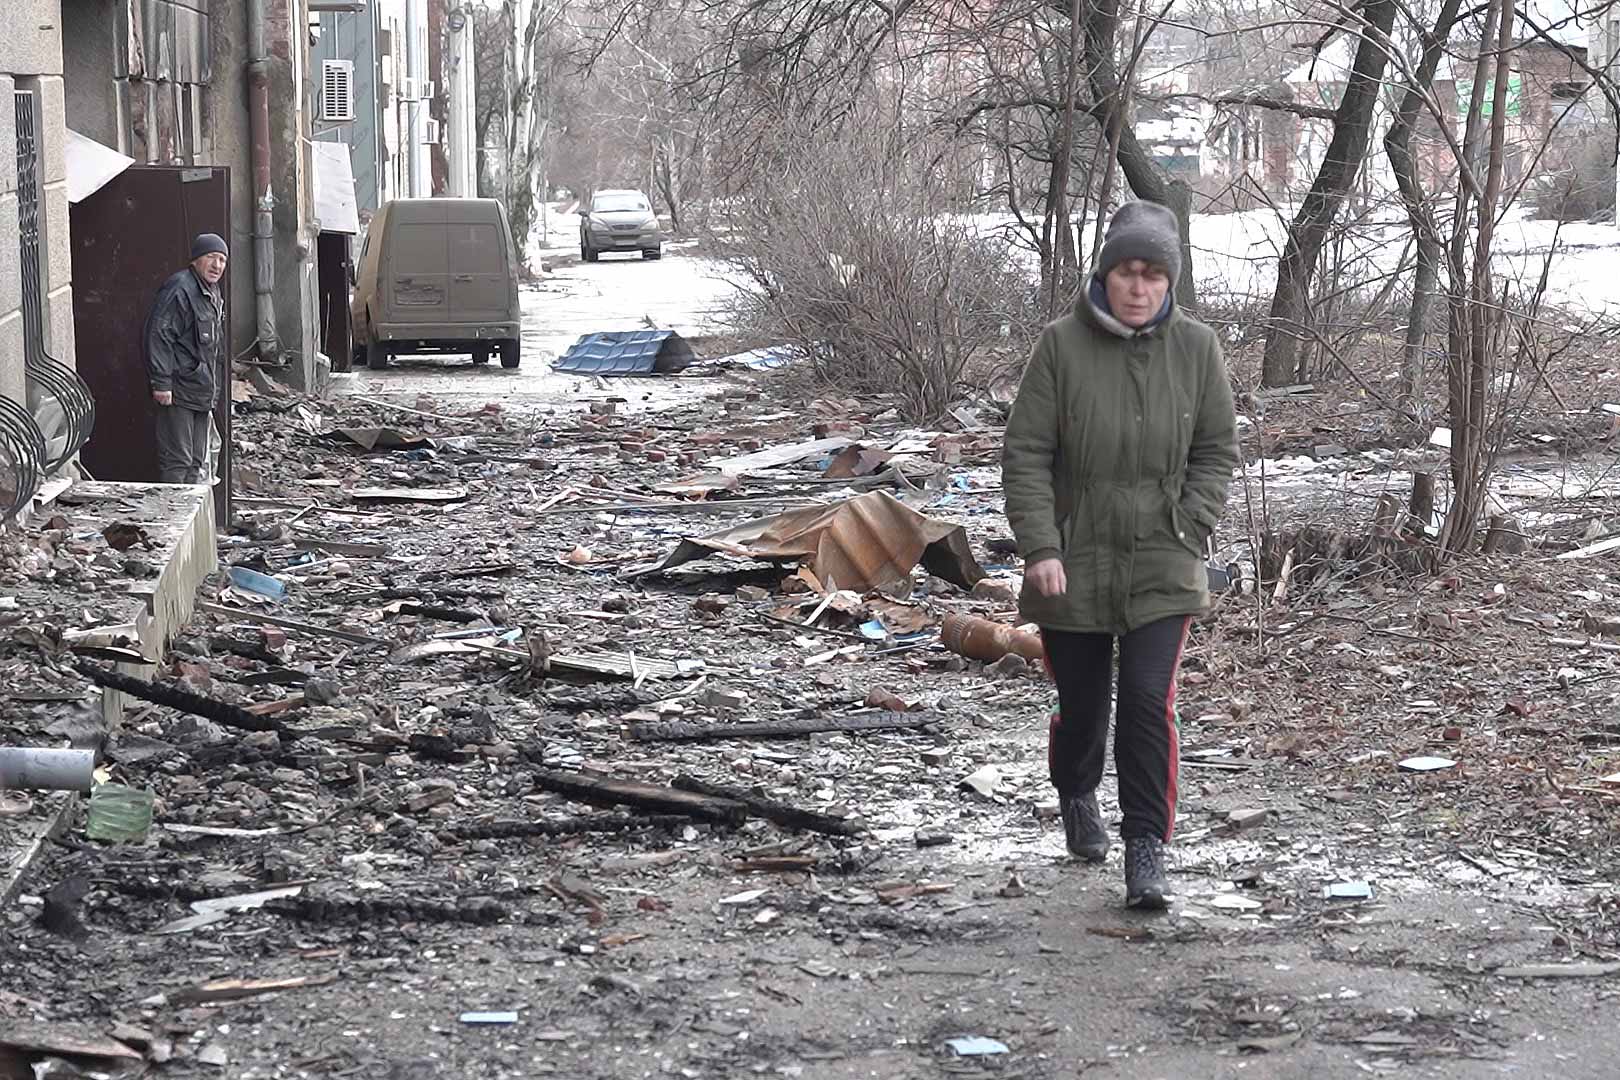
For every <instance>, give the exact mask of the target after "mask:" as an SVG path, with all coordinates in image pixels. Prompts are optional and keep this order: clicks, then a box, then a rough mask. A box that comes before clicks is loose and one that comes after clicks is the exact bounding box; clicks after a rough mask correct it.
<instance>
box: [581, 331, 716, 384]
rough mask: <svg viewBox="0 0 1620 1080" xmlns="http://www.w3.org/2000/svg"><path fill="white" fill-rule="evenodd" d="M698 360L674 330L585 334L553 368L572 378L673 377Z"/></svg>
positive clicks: (683, 339) (690, 347)
mask: <svg viewBox="0 0 1620 1080" xmlns="http://www.w3.org/2000/svg"><path fill="white" fill-rule="evenodd" d="M696 358H697V356H696V354H695V353H693V352H692V346H690V345H688V344H687V343H686V339H685V338H683V337H681V335H679V334H677V333H675V331H673V330H615V331H610V332H608V333H602V334H586V335H585V336H584V337H582V338H580V339H579V340H578V341H576V342H574V344H573V346H572V347H571V348H570V349H569V350H568V351H567V352H565V353H563V354H562V356H560V357H558V359H557V361H556V363H554V364H552V365H551V366H552V368H553V369H555V370H557V371H566V372H568V373H570V374H573V375H673V374H674V373H675V372H677V371H682V370H685V368H686V366H687V365H688V364H690V363H692V361H693V360H695V359H696Z"/></svg>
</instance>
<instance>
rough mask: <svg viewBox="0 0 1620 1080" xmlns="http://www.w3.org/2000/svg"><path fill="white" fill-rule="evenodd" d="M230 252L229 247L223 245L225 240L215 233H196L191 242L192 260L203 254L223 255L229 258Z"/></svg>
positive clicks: (194, 260)
mask: <svg viewBox="0 0 1620 1080" xmlns="http://www.w3.org/2000/svg"><path fill="white" fill-rule="evenodd" d="M230 254H231V249H230V248H228V247H226V246H225V241H224V240H223V239H222V238H221V237H220V236H219V235H218V234H217V233H211V232H205V233H198V234H197V239H195V240H193V241H192V242H191V261H192V262H196V261H197V260H198V259H200V258H202V257H203V256H204V255H224V256H226V257H227V258H229V257H230Z"/></svg>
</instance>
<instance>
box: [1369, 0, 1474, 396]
mask: <svg viewBox="0 0 1620 1080" xmlns="http://www.w3.org/2000/svg"><path fill="white" fill-rule="evenodd" d="M1461 8H1462V0H1444V3H1443V4H1442V5H1441V8H1440V12H1439V15H1438V16H1437V17H1436V20H1435V26H1434V29H1433V30H1428V29H1422V28H1420V29H1421V33H1422V40H1423V54H1422V56H1421V58H1420V59H1419V60H1418V65H1417V69H1416V70H1415V71H1414V72H1413V73H1412V78H1411V81H1410V82H1409V83H1408V84H1407V87H1406V93H1405V94H1404V95H1403V96H1402V98H1401V104H1400V106H1399V108H1397V109H1396V110H1395V118H1394V121H1393V122H1392V123H1391V124H1390V127H1389V131H1388V132H1387V133H1386V134H1385V136H1384V152H1385V154H1387V155H1388V157H1389V163H1390V168H1391V170H1392V171H1393V172H1394V174H1395V183H1396V186H1397V188H1398V189H1399V191H1400V195H1401V201H1402V203H1403V204H1404V205H1405V207H1406V217H1407V221H1409V222H1410V223H1411V226H1412V235H1413V238H1414V240H1415V242H1416V246H1417V265H1416V269H1415V271H1414V273H1413V278H1412V303H1411V307H1410V308H1409V310H1408V315H1407V320H1406V341H1405V345H1404V349H1403V352H1402V355H1401V388H1400V397H1399V399H1398V403H1399V406H1400V408H1401V409H1403V410H1404V411H1405V412H1407V413H1408V414H1409V415H1410V416H1411V417H1412V418H1414V419H1419V418H1421V417H1422V416H1423V357H1424V348H1425V345H1426V343H1427V339H1428V329H1429V315H1430V309H1431V308H1432V307H1433V302H1434V296H1435V292H1436V288H1437V285H1438V283H1439V277H1440V254H1441V239H1440V228H1439V226H1438V224H1437V223H1436V222H1435V220H1434V208H1433V207H1432V206H1431V205H1430V202H1429V198H1428V196H1427V195H1426V194H1425V192H1424V190H1423V180H1422V178H1421V177H1420V176H1419V175H1418V167H1417V160H1416V159H1415V158H1414V157H1413V155H1412V133H1413V129H1414V128H1415V127H1416V126H1417V124H1418V120H1419V117H1420V115H1421V114H1422V112H1423V108H1424V105H1425V103H1426V101H1427V100H1428V98H1429V96H1430V95H1431V94H1432V93H1433V88H1434V76H1435V72H1436V71H1437V70H1438V69H1439V66H1440V60H1441V57H1442V56H1443V54H1444V51H1445V48H1446V42H1447V41H1448V40H1449V39H1450V37H1451V31H1452V28H1453V27H1454V26H1455V25H1456V23H1457V15H1458V12H1459V11H1460V10H1461ZM1439 122H1442V123H1445V122H1449V121H1448V120H1444V119H1443V120H1441V121H1439Z"/></svg>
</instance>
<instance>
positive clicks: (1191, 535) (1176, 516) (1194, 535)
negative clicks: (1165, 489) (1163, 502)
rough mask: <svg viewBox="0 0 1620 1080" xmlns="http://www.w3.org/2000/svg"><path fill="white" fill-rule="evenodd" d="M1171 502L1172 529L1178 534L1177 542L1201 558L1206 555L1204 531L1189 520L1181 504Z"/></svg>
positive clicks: (1174, 501)
mask: <svg viewBox="0 0 1620 1080" xmlns="http://www.w3.org/2000/svg"><path fill="white" fill-rule="evenodd" d="M1169 501H1170V527H1171V530H1172V531H1173V532H1174V533H1175V534H1176V540H1177V541H1179V542H1180V543H1181V545H1182V546H1183V547H1185V548H1186V549H1187V550H1188V551H1190V552H1192V553H1193V554H1194V555H1197V556H1199V557H1200V558H1202V557H1203V555H1204V539H1205V538H1204V530H1203V529H1201V528H1199V527H1198V524H1197V523H1196V522H1194V521H1193V520H1192V519H1191V518H1189V517H1188V516H1187V515H1186V514H1185V513H1184V512H1183V511H1182V509H1181V503H1180V502H1178V501H1177V500H1175V499H1171V500H1169Z"/></svg>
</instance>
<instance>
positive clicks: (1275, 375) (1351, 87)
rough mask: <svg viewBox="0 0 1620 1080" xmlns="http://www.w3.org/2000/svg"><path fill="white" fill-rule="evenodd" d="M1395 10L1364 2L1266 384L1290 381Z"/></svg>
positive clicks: (1299, 223) (1381, 1)
mask: <svg viewBox="0 0 1620 1080" xmlns="http://www.w3.org/2000/svg"><path fill="white" fill-rule="evenodd" d="M1396 6H1397V5H1396V0H1366V3H1364V4H1363V5H1362V8H1361V11H1362V18H1363V19H1364V20H1365V25H1364V26H1363V27H1362V29H1361V35H1360V36H1361V44H1360V45H1359V46H1357V48H1356V58H1355V62H1354V64H1353V65H1352V67H1351V69H1350V79H1349V81H1348V82H1347V83H1346V84H1345V88H1344V97H1343V98H1342V99H1341V100H1340V102H1339V107H1338V109H1337V110H1336V112H1335V115H1334V120H1333V138H1332V139H1330V140H1329V141H1328V146H1327V151H1326V153H1325V154H1324V155H1323V157H1322V167H1321V168H1320V169H1319V170H1317V173H1316V180H1315V182H1313V183H1312V184H1311V190H1310V192H1309V193H1308V194H1307V195H1306V196H1305V202H1304V203H1303V204H1302V205H1301V206H1300V208H1299V213H1298V214H1296V215H1295V217H1294V221H1293V224H1291V225H1290V226H1289V228H1288V243H1287V245H1286V247H1285V248H1284V249H1283V257H1282V261H1281V262H1280V263H1279V264H1278V266H1277V289H1276V292H1275V293H1274V294H1273V295H1272V298H1271V317H1270V320H1269V327H1268V330H1267V334H1266V354H1265V361H1264V367H1263V369H1262V372H1261V382H1262V384H1263V385H1265V386H1287V385H1288V384H1290V383H1292V382H1293V381H1294V373H1295V371H1296V369H1297V368H1298V366H1299V343H1300V339H1301V338H1302V337H1303V336H1304V331H1305V327H1306V325H1307V324H1308V321H1309V318H1310V292H1311V276H1312V271H1313V270H1314V268H1315V266H1316V261H1317V256H1318V255H1319V254H1320V253H1321V250H1322V244H1323V243H1324V242H1325V241H1326V239H1327V235H1328V230H1329V229H1331V228H1332V226H1333V221H1334V219H1335V218H1336V217H1338V214H1339V208H1340V207H1341V206H1343V205H1344V200H1345V196H1346V195H1347V194H1348V193H1349V191H1350V186H1351V184H1353V183H1354V182H1355V178H1356V174H1357V173H1358V172H1360V171H1361V163H1362V160H1363V159H1364V158H1365V157H1366V154H1367V143H1368V141H1369V139H1370V138H1371V133H1372V119H1373V110H1374V107H1375V106H1376V105H1377V104H1378V92H1379V90H1380V88H1381V87H1382V85H1383V77H1384V66H1385V64H1386V63H1387V59H1388V58H1387V55H1386V50H1388V49H1390V48H1391V47H1392V46H1391V44H1390V40H1389V31H1390V27H1392V26H1393V25H1394V23H1395V11H1396Z"/></svg>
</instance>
